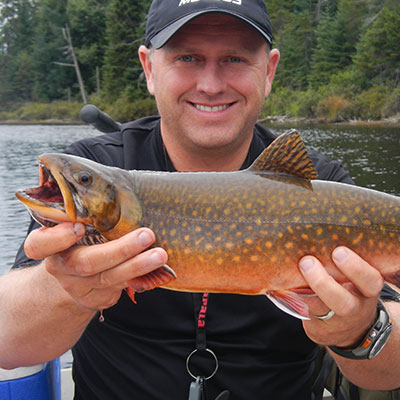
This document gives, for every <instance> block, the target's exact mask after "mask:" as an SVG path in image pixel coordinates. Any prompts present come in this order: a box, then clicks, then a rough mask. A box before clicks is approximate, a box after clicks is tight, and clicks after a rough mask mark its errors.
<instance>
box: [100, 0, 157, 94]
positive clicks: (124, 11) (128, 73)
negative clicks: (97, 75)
mask: <svg viewBox="0 0 400 400" xmlns="http://www.w3.org/2000/svg"><path fill="white" fill-rule="evenodd" d="M149 5H150V0H145V1H143V0H136V1H131V0H111V1H110V4H109V7H108V9H107V19H106V20H107V49H106V55H105V65H104V87H105V95H106V97H107V99H108V100H109V101H113V100H115V99H116V98H118V97H119V96H120V95H121V94H123V93H124V94H125V96H126V95H127V96H128V98H129V99H131V100H133V99H135V98H138V97H142V96H147V92H146V91H145V86H144V85H143V83H141V80H140V77H141V74H142V68H141V66H140V62H139V57H138V53H137V51H138V48H139V46H140V45H141V44H142V43H143V36H144V30H145V18H146V14H147V10H148V8H149Z"/></svg>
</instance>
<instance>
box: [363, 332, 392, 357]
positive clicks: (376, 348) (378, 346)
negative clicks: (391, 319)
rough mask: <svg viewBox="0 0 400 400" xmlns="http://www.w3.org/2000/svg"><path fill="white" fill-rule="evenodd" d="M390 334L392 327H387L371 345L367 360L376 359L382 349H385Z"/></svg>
mask: <svg viewBox="0 0 400 400" xmlns="http://www.w3.org/2000/svg"><path fill="white" fill-rule="evenodd" d="M391 332H392V325H391V324H390V325H388V326H387V327H386V328H385V330H384V331H383V332H382V333H381V334H380V336H379V338H378V339H376V342H375V343H374V344H373V346H372V348H371V351H370V352H369V354H368V358H369V359H370V360H371V359H372V358H374V357H376V356H377V355H378V354H379V353H380V352H381V351H382V349H383V348H384V347H385V344H386V342H387V340H388V339H389V336H390V333H391Z"/></svg>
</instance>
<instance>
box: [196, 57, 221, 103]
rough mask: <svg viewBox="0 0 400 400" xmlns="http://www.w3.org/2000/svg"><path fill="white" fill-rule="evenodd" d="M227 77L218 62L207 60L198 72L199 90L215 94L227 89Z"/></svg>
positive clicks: (210, 94)
mask: <svg viewBox="0 0 400 400" xmlns="http://www.w3.org/2000/svg"><path fill="white" fill-rule="evenodd" d="M226 87H227V83H226V77H225V76H224V73H223V68H222V66H221V65H219V64H218V63H217V62H206V63H205V64H204V66H203V68H201V69H200V70H199V71H198V73H197V90H198V91H199V92H203V93H206V94H208V95H209V96H213V95H216V94H220V93H222V92H224V91H225V90H226Z"/></svg>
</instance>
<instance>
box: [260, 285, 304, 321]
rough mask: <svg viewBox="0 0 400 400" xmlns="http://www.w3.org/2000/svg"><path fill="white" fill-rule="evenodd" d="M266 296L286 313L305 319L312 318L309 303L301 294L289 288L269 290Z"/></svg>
mask: <svg viewBox="0 0 400 400" xmlns="http://www.w3.org/2000/svg"><path fill="white" fill-rule="evenodd" d="M266 296H267V297H268V299H270V300H271V301H272V302H273V303H274V304H275V305H276V306H277V307H278V308H279V309H280V310H282V311H284V312H285V313H287V314H289V315H292V316H293V317H296V318H299V319H303V320H309V319H310V314H309V312H308V305H307V304H306V303H305V302H304V300H303V299H302V298H301V297H300V295H299V294H297V293H294V292H291V291H289V290H274V291H270V292H267V293H266Z"/></svg>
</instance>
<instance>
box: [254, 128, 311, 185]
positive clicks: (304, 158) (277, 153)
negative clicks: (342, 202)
mask: <svg viewBox="0 0 400 400" xmlns="http://www.w3.org/2000/svg"><path fill="white" fill-rule="evenodd" d="M249 171H251V172H261V171H264V172H265V171H270V172H281V173H285V174H289V175H294V176H297V177H299V178H303V179H307V180H312V179H317V177H318V173H317V171H316V169H315V167H314V164H313V162H312V161H311V158H310V155H309V154H308V152H307V149H306V146H305V145H304V142H303V139H302V138H301V136H300V134H299V132H297V131H296V130H295V129H291V130H289V131H287V132H285V133H283V134H282V135H280V136H278V137H277V138H276V139H275V140H274V141H273V142H272V143H271V144H270V145H269V146H268V147H267V148H266V149H265V150H264V151H263V152H262V153H261V154H260V156H259V157H258V158H257V159H256V160H255V161H254V163H253V164H252V165H251V166H250V168H249Z"/></svg>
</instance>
